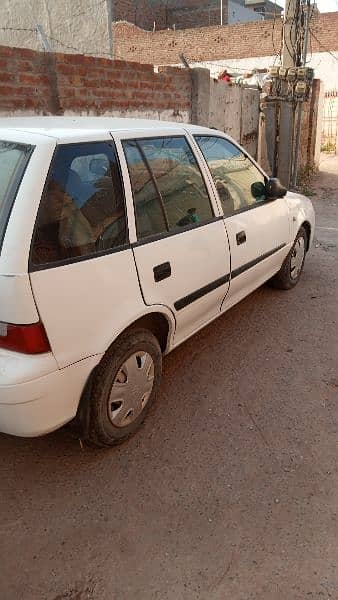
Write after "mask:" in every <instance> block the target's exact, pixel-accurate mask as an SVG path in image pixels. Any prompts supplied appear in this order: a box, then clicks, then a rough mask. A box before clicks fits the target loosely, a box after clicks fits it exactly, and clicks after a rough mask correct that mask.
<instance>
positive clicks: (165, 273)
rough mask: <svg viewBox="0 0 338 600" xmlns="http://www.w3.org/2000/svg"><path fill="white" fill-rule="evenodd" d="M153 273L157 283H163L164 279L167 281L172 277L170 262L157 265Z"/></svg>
mask: <svg viewBox="0 0 338 600" xmlns="http://www.w3.org/2000/svg"><path fill="white" fill-rule="evenodd" d="M153 271H154V279H155V281H162V279H167V278H168V277H170V275H171V265H170V262H165V263H162V264H161V265H157V266H156V267H154V268H153Z"/></svg>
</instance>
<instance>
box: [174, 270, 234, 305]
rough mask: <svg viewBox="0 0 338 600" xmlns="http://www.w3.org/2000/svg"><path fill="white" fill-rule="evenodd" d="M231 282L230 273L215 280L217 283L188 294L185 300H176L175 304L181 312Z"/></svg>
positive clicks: (213, 282) (214, 282)
mask: <svg viewBox="0 0 338 600" xmlns="http://www.w3.org/2000/svg"><path fill="white" fill-rule="evenodd" d="M229 280H230V273H228V274H227V275H224V276H223V277H220V278H219V279H215V281H212V282H211V283H208V285H205V286H204V287H202V288H199V290H196V291H195V292H192V293H191V294H188V296H184V298H180V300H176V302H175V304H174V306H175V308H176V310H181V309H182V308H185V307H186V306H188V305H189V304H192V302H195V300H199V298H202V297H203V296H205V295H206V294H209V293H210V292H212V291H213V290H216V289H217V288H218V287H221V285H224V284H225V283H227V282H228V281H229Z"/></svg>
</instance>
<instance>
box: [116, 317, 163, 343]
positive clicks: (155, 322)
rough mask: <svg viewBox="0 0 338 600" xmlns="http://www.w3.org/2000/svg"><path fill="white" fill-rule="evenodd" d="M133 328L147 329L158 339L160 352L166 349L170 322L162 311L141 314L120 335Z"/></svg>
mask: <svg viewBox="0 0 338 600" xmlns="http://www.w3.org/2000/svg"><path fill="white" fill-rule="evenodd" d="M133 329H147V330H148V331H150V332H151V333H152V334H153V335H154V336H155V337H156V339H157V340H158V343H159V344H160V347H161V350H162V353H164V352H165V351H166V349H167V347H168V342H169V336H170V333H171V323H170V322H169V320H168V318H167V317H166V316H165V315H164V314H163V313H160V312H151V313H147V314H146V315H143V316H142V317H140V318H139V319H137V320H136V321H134V323H132V324H131V325H129V327H127V328H126V329H125V330H124V331H123V332H122V333H121V334H120V335H122V334H123V335H124V334H125V333H126V332H128V331H132V330H133ZM119 337H120V336H119ZM117 339H118V338H117ZM113 343H115V342H113Z"/></svg>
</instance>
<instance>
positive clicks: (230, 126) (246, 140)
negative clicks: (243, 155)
mask: <svg viewBox="0 0 338 600" xmlns="http://www.w3.org/2000/svg"><path fill="white" fill-rule="evenodd" d="M209 125H210V126H211V127H217V128H218V129H221V130H222V131H224V132H226V133H228V134H229V135H231V137H233V138H234V139H235V140H236V141H237V142H240V143H241V144H242V145H243V146H244V148H246V150H248V152H250V154H251V155H252V156H257V146H258V130H259V92H258V91H257V90H250V89H245V88H241V87H238V86H229V85H226V84H225V83H223V82H222V81H217V80H216V81H215V80H213V79H212V80H211V81H210V103H209Z"/></svg>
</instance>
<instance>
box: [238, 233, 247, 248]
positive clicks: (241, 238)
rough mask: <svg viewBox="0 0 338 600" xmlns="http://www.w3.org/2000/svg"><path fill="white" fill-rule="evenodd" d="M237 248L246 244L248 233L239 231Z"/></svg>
mask: <svg viewBox="0 0 338 600" xmlns="http://www.w3.org/2000/svg"><path fill="white" fill-rule="evenodd" d="M236 240H237V246H240V245H241V244H244V243H245V242H246V233H245V231H239V232H238V233H236Z"/></svg>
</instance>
